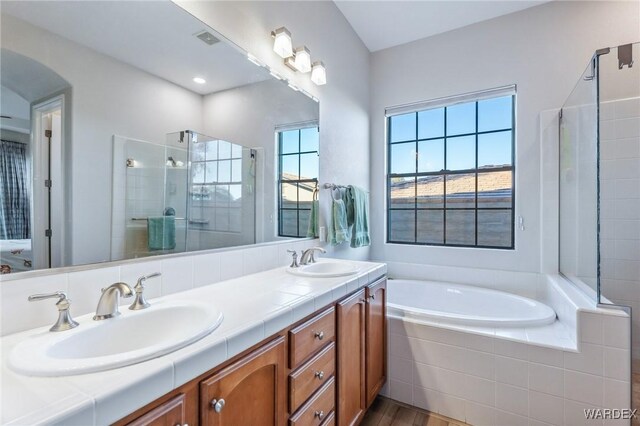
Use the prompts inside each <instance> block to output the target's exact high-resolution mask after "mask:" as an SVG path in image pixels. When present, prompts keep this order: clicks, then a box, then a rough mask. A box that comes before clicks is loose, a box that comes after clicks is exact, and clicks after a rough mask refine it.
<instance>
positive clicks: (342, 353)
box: [337, 289, 366, 426]
mask: <svg viewBox="0 0 640 426" xmlns="http://www.w3.org/2000/svg"><path fill="white" fill-rule="evenodd" d="M365 305H366V303H365V291H364V289H362V290H360V291H358V292H357V293H355V294H354V295H353V296H351V297H349V298H347V299H345V300H343V301H342V302H340V303H338V305H337V318H338V320H337V321H338V425H339V426H348V425H353V424H357V423H358V422H359V421H360V420H361V419H362V416H363V415H364V412H365V410H366V397H365V396H366V395H365V342H364V337H365Z"/></svg>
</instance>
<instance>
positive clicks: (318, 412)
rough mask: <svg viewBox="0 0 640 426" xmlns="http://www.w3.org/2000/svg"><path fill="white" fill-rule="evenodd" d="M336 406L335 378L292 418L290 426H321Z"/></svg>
mask: <svg viewBox="0 0 640 426" xmlns="http://www.w3.org/2000/svg"><path fill="white" fill-rule="evenodd" d="M335 405H336V393H335V381H334V379H333V377H332V378H331V379H329V381H328V382H327V383H325V385H324V386H322V388H320V390H319V391H318V392H317V393H316V394H315V395H314V396H313V397H312V398H311V399H310V400H309V401H307V403H306V404H305V405H303V406H302V408H300V409H299V410H298V412H297V413H296V414H294V415H293V416H291V420H289V426H320V425H321V424H322V423H323V421H324V420H325V419H326V418H327V416H328V415H329V414H330V413H332V412H333V409H334V408H335Z"/></svg>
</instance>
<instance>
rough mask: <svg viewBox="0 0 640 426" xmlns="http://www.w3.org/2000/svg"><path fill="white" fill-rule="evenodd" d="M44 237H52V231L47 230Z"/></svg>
mask: <svg viewBox="0 0 640 426" xmlns="http://www.w3.org/2000/svg"><path fill="white" fill-rule="evenodd" d="M44 236H45V237H50V236H51V229H45V231H44Z"/></svg>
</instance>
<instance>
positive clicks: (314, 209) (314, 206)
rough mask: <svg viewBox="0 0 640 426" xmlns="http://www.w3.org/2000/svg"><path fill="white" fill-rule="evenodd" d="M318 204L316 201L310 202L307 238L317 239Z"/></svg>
mask: <svg viewBox="0 0 640 426" xmlns="http://www.w3.org/2000/svg"><path fill="white" fill-rule="evenodd" d="M319 208H320V204H319V202H318V200H313V201H312V202H311V211H310V212H309V228H308V229H307V237H310V238H318V209H319Z"/></svg>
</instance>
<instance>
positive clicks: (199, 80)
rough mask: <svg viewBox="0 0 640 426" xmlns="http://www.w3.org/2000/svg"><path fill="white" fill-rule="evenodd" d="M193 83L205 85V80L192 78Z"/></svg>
mask: <svg viewBox="0 0 640 426" xmlns="http://www.w3.org/2000/svg"><path fill="white" fill-rule="evenodd" d="M193 82H194V83H198V84H205V83H206V82H207V80H205V79H204V78H202V77H193Z"/></svg>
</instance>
